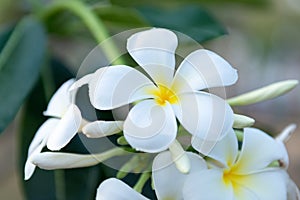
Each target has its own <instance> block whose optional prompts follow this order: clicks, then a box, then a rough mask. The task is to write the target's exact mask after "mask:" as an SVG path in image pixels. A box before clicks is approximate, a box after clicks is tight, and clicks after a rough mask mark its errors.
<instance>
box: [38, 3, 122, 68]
mask: <svg viewBox="0 0 300 200" xmlns="http://www.w3.org/2000/svg"><path fill="white" fill-rule="evenodd" d="M62 10H68V11H70V12H72V13H73V14H75V15H76V16H78V17H79V18H80V19H81V20H82V22H83V23H84V24H85V25H86V26H87V28H88V29H89V31H90V32H91V34H92V35H93V36H94V38H95V39H96V41H97V42H98V43H102V42H103V41H104V40H106V39H108V38H109V37H110V35H109V33H108V31H107V29H106V27H105V26H104V24H103V22H102V21H101V20H100V19H99V17H97V15H96V14H95V13H94V12H93V11H92V10H91V9H90V8H88V6H87V5H85V4H84V3H82V2H81V1H78V0H72V1H66V0H56V1H54V2H53V3H52V4H51V5H50V6H48V7H47V8H45V9H44V10H42V11H41V12H40V15H39V16H40V18H41V19H42V20H46V19H47V18H49V17H51V16H52V15H54V14H56V13H57V12H59V11H62ZM101 45H102V49H103V52H104V53H105V55H106V56H107V59H108V60H109V61H111V62H112V63H113V64H115V65H118V64H124V61H123V60H122V59H121V58H120V54H119V52H118V50H117V48H116V46H115V44H114V43H113V42H112V40H106V41H105V42H104V43H102V44H101Z"/></svg>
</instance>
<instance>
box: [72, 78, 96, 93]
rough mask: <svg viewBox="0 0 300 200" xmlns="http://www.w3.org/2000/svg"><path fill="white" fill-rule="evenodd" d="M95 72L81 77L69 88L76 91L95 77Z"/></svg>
mask: <svg viewBox="0 0 300 200" xmlns="http://www.w3.org/2000/svg"><path fill="white" fill-rule="evenodd" d="M93 76H94V74H87V75H85V76H83V77H81V78H80V79H78V80H77V81H75V82H74V83H73V84H72V85H71V86H70V88H69V91H70V92H71V91H74V90H77V89H78V88H80V87H82V86H83V85H86V84H88V83H89V82H90V81H91V80H92V78H93Z"/></svg>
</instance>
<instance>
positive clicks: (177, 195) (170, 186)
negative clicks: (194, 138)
mask: <svg viewBox="0 0 300 200" xmlns="http://www.w3.org/2000/svg"><path fill="white" fill-rule="evenodd" d="M187 155H188V157H189V159H190V160H191V166H192V167H191V171H190V173H189V174H188V175H187V174H182V173H180V172H179V171H178V170H177V168H176V166H175V164H174V163H172V161H173V159H172V156H171V153H170V152H163V153H160V154H158V155H157V156H156V157H155V159H154V161H153V166H152V176H153V183H154V189H155V193H156V196H157V198H158V199H159V200H167V199H172V200H181V199H186V198H184V196H185V194H184V193H183V190H182V188H183V187H184V184H185V180H186V178H187V177H188V176H193V174H194V173H196V172H198V171H201V170H203V169H206V164H205V161H204V160H203V159H202V158H201V157H200V156H199V155H196V154H194V153H190V152H189V153H187ZM132 199H134V200H145V199H148V198H146V197H144V196H143V195H141V194H140V193H138V192H136V191H135V190H133V189H132V188H131V187H129V186H128V185H126V184H125V183H123V182H122V181H120V180H118V179H115V178H110V179H107V180H105V181H104V182H102V183H101V184H100V186H99V187H98V190H97V196H96V200H132Z"/></svg>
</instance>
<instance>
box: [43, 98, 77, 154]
mask: <svg viewBox="0 0 300 200" xmlns="http://www.w3.org/2000/svg"><path fill="white" fill-rule="evenodd" d="M81 120H82V118H81V113H80V110H79V109H78V107H77V106H76V105H74V104H71V105H70V106H69V107H68V110H67V112H66V113H65V114H64V116H63V117H62V119H61V120H60V122H59V123H58V125H57V126H56V128H55V129H54V130H53V132H52V133H51V134H50V135H49V138H48V141H47V147H48V149H50V150H52V151H56V150H60V149H61V148H63V147H64V146H66V145H67V144H68V143H69V142H70V140H71V139H72V138H73V137H74V136H75V134H76V133H77V132H78V129H79V127H80V125H81Z"/></svg>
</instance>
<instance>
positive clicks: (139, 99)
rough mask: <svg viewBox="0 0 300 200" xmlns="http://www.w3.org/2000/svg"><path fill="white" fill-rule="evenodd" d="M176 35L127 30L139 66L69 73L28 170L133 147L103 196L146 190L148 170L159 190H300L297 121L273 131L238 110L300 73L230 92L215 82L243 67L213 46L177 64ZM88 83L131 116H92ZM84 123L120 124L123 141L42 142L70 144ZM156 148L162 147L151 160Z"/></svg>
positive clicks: (185, 195) (104, 133)
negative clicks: (294, 153) (100, 146)
mask: <svg viewBox="0 0 300 200" xmlns="http://www.w3.org/2000/svg"><path fill="white" fill-rule="evenodd" d="M177 45H178V38H177V36H176V34H175V33H173V32H172V31H170V30H167V29H162V28H154V29H150V30H146V31H142V32H138V33H136V34H133V35H132V36H131V37H130V38H128V40H127V50H128V53H129V54H130V55H131V57H132V58H133V60H134V61H135V62H136V63H137V64H138V65H139V66H140V67H141V69H140V70H138V68H134V67H130V66H126V65H115V66H107V67H102V68H99V69H98V70H97V71H95V72H94V73H91V74H88V75H86V76H84V77H82V78H80V79H79V80H77V81H75V80H74V79H71V80H69V81H67V82H66V83H64V84H63V85H62V86H61V87H60V88H59V89H58V91H57V92H56V93H55V94H54V95H53V97H52V99H51V100H50V102H49V105H48V108H47V110H46V111H45V112H44V115H46V116H49V117H51V118H50V119H48V120H47V121H46V122H45V123H44V124H43V125H42V126H41V127H40V128H39V129H38V131H37V133H36V135H35V137H34V139H33V141H32V143H31V145H30V147H29V150H28V160H27V162H26V165H25V179H26V180H27V179H29V178H30V177H31V176H32V174H33V172H34V169H35V167H36V166H39V167H40V168H43V169H61V168H75V167H85V166H91V165H96V164H98V163H100V162H103V161H105V160H107V159H109V158H112V157H117V156H124V155H126V156H127V155H129V154H130V155H132V154H133V155H132V158H131V159H130V160H129V161H128V162H127V163H125V164H124V165H123V167H121V169H120V171H119V173H118V175H117V178H110V179H107V180H105V181H104V182H102V183H101V184H100V186H99V188H98V189H97V196H96V199H97V200H114V199H115V200H120V199H121V200H122V199H124V200H126V199H128V200H129V199H141V200H142V199H148V198H147V197H145V196H143V195H142V194H141V192H142V189H143V186H144V184H145V182H146V181H147V180H148V179H149V178H150V177H152V183H153V184H152V185H153V189H154V190H155V194H156V196H157V198H158V199H159V200H167V199H168V200H169V199H184V200H193V199H195V200H198V199H204V200H212V199H226V200H227V199H228V200H232V199H237V200H247V199H249V200H256V199H258V200H271V199H272V200H273V199H274V200H276V199H278V200H284V199H287V200H296V199H299V190H298V188H297V186H296V185H295V184H294V183H293V181H292V180H291V179H290V178H289V176H288V174H287V171H286V169H287V167H288V160H289V159H288V155H287V151H286V148H285V146H284V144H283V142H284V141H285V140H286V138H287V137H288V136H289V135H290V133H291V132H293V131H294V129H295V126H294V125H292V126H289V127H288V128H287V129H285V130H284V131H283V132H282V133H281V134H280V135H279V136H278V137H277V138H276V139H274V138H272V137H271V136H269V135H268V134H266V133H265V132H263V131H261V130H259V129H256V128H251V126H252V125H253V124H254V119H252V118H250V117H247V116H244V115H238V114H234V112H233V109H232V107H233V106H239V105H248V104H253V103H256V102H260V101H264V100H267V99H271V98H274V97H277V96H280V95H282V94H284V93H286V92H287V91H289V90H291V89H292V88H294V87H295V86H296V85H297V84H298V81H295V80H289V81H283V82H279V83H276V84H273V85H270V86H267V87H264V88H261V89H258V90H255V91H253V92H249V93H246V94H243V95H240V96H237V97H234V98H231V99H229V100H225V99H223V98H221V97H219V96H217V95H215V94H213V93H211V92H209V91H210V88H215V87H224V86H230V85H232V84H234V83H235V82H236V81H237V78H238V75H237V70H236V69H234V68H233V67H232V66H231V65H230V64H229V63H228V62H227V61H226V60H225V59H223V58H222V57H221V56H219V55H218V54H216V53H214V52H212V51H209V50H206V49H199V50H196V51H194V52H192V53H190V54H189V55H188V56H187V57H186V58H184V59H183V61H182V62H181V63H180V64H178V67H177V69H176V62H175V61H176V54H175V51H176V48H177ZM83 85H87V86H88V88H89V93H88V95H89V100H90V103H91V105H92V106H93V107H94V108H95V109H97V110H100V111H105V110H110V111H113V110H114V109H117V108H120V107H122V106H125V105H128V108H130V109H128V112H127V113H126V117H125V119H124V120H121V121H120V120H115V121H103V120H95V121H88V120H86V119H84V117H82V114H81V113H82V111H81V110H80V109H79V107H78V106H77V105H76V104H75V99H76V94H77V91H78V90H79V89H80V88H81V87H82V86H83ZM178 127H180V128H178ZM182 129H183V130H184V131H183V132H184V133H182V131H181V130H182ZM77 133H83V134H84V135H85V136H86V137H89V138H101V137H108V136H111V135H114V134H118V136H119V139H118V140H117V142H118V146H117V147H115V148H112V149H109V150H107V151H105V152H102V153H99V154H92V155H86V154H73V153H63V152H42V150H43V148H44V147H45V146H47V148H48V149H49V150H51V151H58V150H60V149H62V148H63V147H65V146H66V145H67V144H68V143H69V142H70V141H71V139H72V138H73V137H74V136H75V135H76V134H77ZM185 133H187V134H185ZM181 135H187V136H188V138H189V141H190V144H191V145H188V146H189V147H188V148H187V149H185V148H184V147H183V144H182V143H181V142H180V141H181V140H180V136H181ZM128 149H130V151H128ZM140 152H143V153H148V154H146V156H145V158H147V159H146V160H147V162H146V164H145V163H141V161H140V160H139V159H138V157H139V153H140ZM135 153H136V154H137V155H135ZM150 154H151V155H153V154H157V155H156V156H155V157H154V159H153V161H152V160H151V159H150V157H151V156H147V155H150ZM144 160H145V159H144ZM143 162H144V161H143ZM148 162H149V163H148ZM151 163H152V164H151ZM144 165H150V166H151V165H152V168H151V167H150V168H151V169H150V171H149V170H146V169H149V167H148V168H147V167H141V166H144ZM125 169H126V170H125ZM124 170H125V171H124ZM133 171H134V172H137V171H138V172H140V173H141V174H142V175H141V177H140V180H139V181H138V182H137V184H136V185H135V186H134V188H131V187H130V186H129V185H127V184H126V183H125V182H123V181H121V180H120V179H122V178H124V177H125V176H126V175H127V174H128V173H129V172H133ZM174 180H176V181H174Z"/></svg>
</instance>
